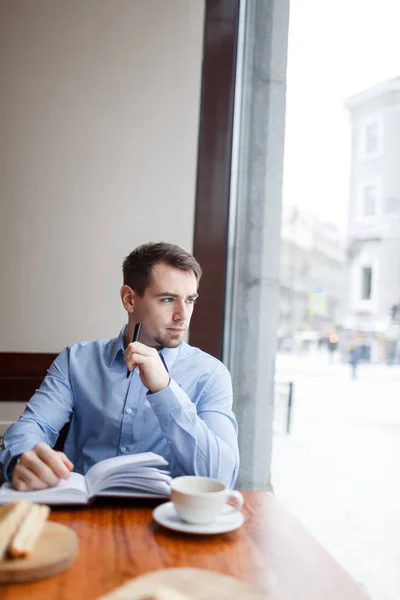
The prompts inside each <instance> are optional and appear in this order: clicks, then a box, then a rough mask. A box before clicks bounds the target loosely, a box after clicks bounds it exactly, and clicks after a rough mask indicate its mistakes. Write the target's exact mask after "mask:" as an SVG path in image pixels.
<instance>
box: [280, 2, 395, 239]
mask: <svg viewBox="0 0 400 600" xmlns="http://www.w3.org/2000/svg"><path fill="white" fill-rule="evenodd" d="M399 22H400V0H290V21H289V47H288V67H287V98H286V102H287V106H286V134H285V158H284V184H283V202H284V204H285V205H296V206H298V207H299V208H300V209H302V210H305V211H308V212H312V213H314V214H316V215H318V216H319V217H321V218H322V219H324V220H327V221H331V222H333V223H335V224H336V225H338V226H339V227H340V229H341V230H343V231H344V230H345V228H346V223H347V207H348V198H349V171H350V121H349V117H348V113H347V111H346V109H345V108H344V101H345V99H346V98H347V97H349V96H351V95H353V94H355V93H357V92H360V91H362V90H364V89H366V88H368V87H370V86H373V85H375V84H377V83H380V82H382V81H385V80H386V79H391V78H392V77H397V76H399V75H400V33H399V32H400V29H399Z"/></svg>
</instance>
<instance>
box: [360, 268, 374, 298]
mask: <svg viewBox="0 0 400 600" xmlns="http://www.w3.org/2000/svg"><path fill="white" fill-rule="evenodd" d="M371 298H372V267H363V268H362V273H361V300H371Z"/></svg>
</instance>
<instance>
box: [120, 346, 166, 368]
mask: <svg viewBox="0 0 400 600" xmlns="http://www.w3.org/2000/svg"><path fill="white" fill-rule="evenodd" d="M146 357H147V359H148V358H152V357H153V358H156V357H158V352H157V350H156V349H155V348H150V347H149V346H146V344H142V343H141V342H132V343H131V344H128V346H127V347H126V349H125V352H124V360H125V362H126V366H127V367H128V369H129V371H133V369H134V368H135V367H137V365H143V364H145V363H146Z"/></svg>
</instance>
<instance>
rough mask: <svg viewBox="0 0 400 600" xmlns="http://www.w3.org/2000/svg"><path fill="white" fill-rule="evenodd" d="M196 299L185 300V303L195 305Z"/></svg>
mask: <svg viewBox="0 0 400 600" xmlns="http://www.w3.org/2000/svg"><path fill="white" fill-rule="evenodd" d="M196 300H197V298H188V299H187V300H186V302H188V303H189V304H195V303H196Z"/></svg>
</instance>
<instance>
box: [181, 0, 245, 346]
mask: <svg viewBox="0 0 400 600" xmlns="http://www.w3.org/2000/svg"><path fill="white" fill-rule="evenodd" d="M238 18H239V0H209V1H208V2H206V13H205V23H204V48H203V73H202V92H201V107H200V128H199V145H198V167H197V192H196V209H195V230H194V250H193V253H194V255H195V257H196V258H197V260H198V261H199V263H200V264H201V266H202V268H203V271H204V274H203V278H202V280H201V283H200V298H199V301H198V303H197V305H196V309H195V311H194V315H193V319H192V323H191V327H190V343H191V344H193V345H194V346H198V347H199V348H201V349H202V350H204V351H206V352H209V353H210V354H212V355H213V356H216V357H217V358H221V356H222V341H223V320H224V302H225V274H226V254H227V242H228V215H229V186H230V170H231V145H232V129H233V105H234V88H235V64H236V46H237V29H238Z"/></svg>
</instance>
